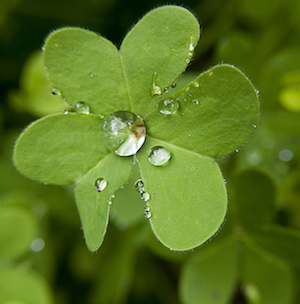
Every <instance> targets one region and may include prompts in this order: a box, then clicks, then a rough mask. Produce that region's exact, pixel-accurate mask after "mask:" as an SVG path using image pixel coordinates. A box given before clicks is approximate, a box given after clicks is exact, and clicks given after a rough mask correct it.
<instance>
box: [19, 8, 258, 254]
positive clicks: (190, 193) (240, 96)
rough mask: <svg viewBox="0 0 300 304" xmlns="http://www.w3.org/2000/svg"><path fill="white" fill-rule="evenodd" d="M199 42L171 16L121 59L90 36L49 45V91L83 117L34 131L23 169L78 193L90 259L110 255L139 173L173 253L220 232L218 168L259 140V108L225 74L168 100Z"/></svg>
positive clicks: (222, 194) (181, 14)
mask: <svg viewBox="0 0 300 304" xmlns="http://www.w3.org/2000/svg"><path fill="white" fill-rule="evenodd" d="M199 35H200V27H199V23H198V21H197V20H196V18H195V17H194V16H193V15H192V14H191V13H190V12H189V11H188V10H186V9H185V8H182V7H179V6H174V5H170V6H168V5H167V6H162V7H159V8H156V9H154V10H152V11H151V12H149V13H148V14H147V15H145V16H144V17H143V18H142V19H141V20H140V21H139V22H138V23H137V24H136V25H135V26H134V27H133V28H132V29H131V31H130V32H129V33H128V34H127V36H126V37H125V39H124V41H123V43H122V44H121V47H120V49H119V50H118V49H117V48H116V47H115V46H114V45H113V44H112V43H111V42H109V41H108V40H107V39H105V38H104V37H102V36H100V35H98V34H96V33H93V32H91V31H88V30H84V29H81V28H74V27H67V28H62V29H59V30H56V31H54V32H52V33H51V34H50V35H49V37H48V38H47V39H46V42H45V46H44V57H43V58H44V64H45V67H46V70H47V72H48V74H49V81H50V84H51V86H52V92H53V93H54V94H57V95H60V96H61V97H62V98H63V99H64V100H65V102H66V103H68V104H69V105H70V106H71V107H73V108H74V109H75V111H74V113H71V112H70V113H66V112H65V113H64V114H53V115H49V116H46V117H43V118H41V119H40V120H38V121H36V122H34V123H32V124H31V125H30V126H29V127H28V128H27V129H26V130H24V132H23V133H22V134H21V135H20V137H19V139H18V140H17V142H16V145H15V149H14V163H15V165H16V167H17V168H18V170H19V171H20V172H22V173H23V174H24V175H26V176H27V177H29V178H31V179H34V180H37V181H40V182H44V183H51V184H57V185H66V184H74V186H75V199H76V203H77V207H78V210H79V214H80V218H81V221H82V227H83V231H84V236H85V240H86V243H87V246H88V247H89V249H90V250H92V251H94V250H97V249H98V248H99V246H100V245H101V243H102V241H103V238H104V235H105V232H106V227H107V223H108V216H109V210H110V205H111V204H112V201H113V197H114V192H115V191H116V190H117V189H119V188H121V187H122V186H123V185H125V184H126V183H127V182H128V181H129V179H130V175H131V171H132V164H133V163H134V162H136V163H137V165H138V166H139V170H140V177H141V180H140V181H139V184H138V189H137V190H138V191H139V192H140V194H141V197H142V198H143V199H144V201H145V202H146V206H145V208H146V209H145V214H146V217H147V218H149V221H150V224H151V227H152V230H153V231H154V233H155V235H156V236H157V238H158V239H159V240H160V241H161V242H162V243H163V244H164V245H165V246H167V247H169V248H170V249H173V250H187V249H191V248H194V247H196V246H199V245H200V244H202V243H203V242H204V241H205V240H207V239H208V238H209V237H211V236H212V235H213V234H214V233H215V232H216V231H217V230H218V229H219V227H220V225H221V223H222V222H223V219H224V217H225V213H226V208H227V193H226V187H225V183H224V180H223V176H222V173H221V171H220V168H219V166H218V164H217V163H216V160H215V158H216V157H222V156H224V155H227V154H228V153H231V152H233V151H234V150H235V149H237V148H238V147H239V146H240V145H241V144H242V143H243V142H244V141H245V140H246V139H247V138H248V137H249V136H250V134H251V133H252V132H253V131H254V129H255V127H256V124H257V121H258V116H259V102H258V96H257V92H256V91H255V89H254V87H253V85H252V84H251V82H250V81H249V79H247V78H246V76H245V75H244V74H243V73H242V72H241V71H239V70H238V69H237V68H235V67H233V66H231V65H227V64H221V65H217V66H214V67H212V68H211V69H209V70H208V71H206V72H204V73H202V74H200V75H199V76H198V77H197V78H196V79H195V80H194V81H192V82H191V83H190V84H188V85H187V86H185V87H184V88H182V89H180V90H177V91H176V90H174V92H175V93H174V94H171V91H172V87H173V86H174V85H175V84H174V82H175V81H176V79H177V78H178V77H179V76H180V75H181V74H182V73H183V72H184V71H185V69H186V68H187V66H188V64H189V63H190V61H191V59H192V57H193V52H194V49H195V47H196V44H197V42H198V40H199ZM167 92H168V93H167ZM133 186H134V185H132V187H133Z"/></svg>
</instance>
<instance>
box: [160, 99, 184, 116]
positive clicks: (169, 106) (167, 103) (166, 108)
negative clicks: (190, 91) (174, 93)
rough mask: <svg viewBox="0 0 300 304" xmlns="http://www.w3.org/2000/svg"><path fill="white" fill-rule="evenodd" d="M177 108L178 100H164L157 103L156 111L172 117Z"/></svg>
mask: <svg viewBox="0 0 300 304" xmlns="http://www.w3.org/2000/svg"><path fill="white" fill-rule="evenodd" d="M179 106H180V105H179V101H178V99H166V100H161V101H160V102H159V104H158V109H159V112H160V113H161V114H163V115H172V114H176V113H177V111H178V109H179Z"/></svg>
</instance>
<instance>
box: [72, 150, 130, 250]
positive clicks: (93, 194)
mask: <svg viewBox="0 0 300 304" xmlns="http://www.w3.org/2000/svg"><path fill="white" fill-rule="evenodd" d="M131 168H132V158H124V157H123V158H122V157H119V156H116V155H115V154H112V153H111V154H109V155H107V156H105V157H104V158H103V159H102V160H101V161H100V162H99V163H98V164H97V165H96V166H95V167H93V168H92V169H91V170H90V171H89V172H88V173H87V174H86V175H85V176H84V177H83V178H82V179H81V180H80V181H79V182H78V183H77V184H76V188H75V199H76V203H77V207H78V211H79V215H80V218H81V222H82V227H83V232H84V237H85V241H86V244H87V246H88V247H89V249H90V250H91V251H95V250H97V249H98V248H99V246H100V245H101V243H102V242H103V238H104V235H105V232H106V227H107V223H108V216H109V209H110V203H111V200H112V198H113V194H114V192H115V191H116V190H117V189H119V188H120V187H121V186H123V185H124V184H125V183H126V182H127V181H128V179H129V177H130V172H131ZM98 179H103V180H105V181H106V182H107V185H106V186H105V187H104V189H103V190H102V191H100V192H98V190H97V188H96V186H95V183H96V180H98Z"/></svg>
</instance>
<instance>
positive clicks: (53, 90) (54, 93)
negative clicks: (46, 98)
mask: <svg viewBox="0 0 300 304" xmlns="http://www.w3.org/2000/svg"><path fill="white" fill-rule="evenodd" d="M51 93H52V94H53V95H56V96H59V95H61V91H60V90H58V89H56V88H52V89H51Z"/></svg>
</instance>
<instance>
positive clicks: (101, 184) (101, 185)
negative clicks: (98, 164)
mask: <svg viewBox="0 0 300 304" xmlns="http://www.w3.org/2000/svg"><path fill="white" fill-rule="evenodd" d="M95 187H96V189H97V191H98V192H101V191H103V190H104V189H105V188H106V187H107V180H106V179H104V178H98V179H96V181H95Z"/></svg>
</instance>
